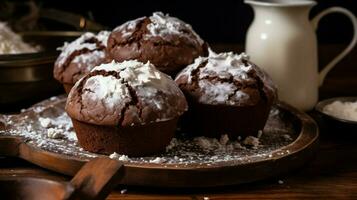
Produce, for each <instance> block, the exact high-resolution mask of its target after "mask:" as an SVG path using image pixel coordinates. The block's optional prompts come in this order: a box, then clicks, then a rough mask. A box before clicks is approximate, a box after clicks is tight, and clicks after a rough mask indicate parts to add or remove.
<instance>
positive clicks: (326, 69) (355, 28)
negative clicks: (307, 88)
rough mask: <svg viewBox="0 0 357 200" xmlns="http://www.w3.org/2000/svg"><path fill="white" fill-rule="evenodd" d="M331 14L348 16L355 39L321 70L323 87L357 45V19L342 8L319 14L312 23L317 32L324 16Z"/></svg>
mask: <svg viewBox="0 0 357 200" xmlns="http://www.w3.org/2000/svg"><path fill="white" fill-rule="evenodd" d="M331 13H342V14H344V15H346V16H347V17H348V18H350V20H351V22H352V25H353V38H352V40H351V42H350V44H349V45H348V46H347V47H346V48H345V49H344V50H343V51H342V52H341V53H340V54H338V55H337V56H336V57H335V58H334V59H332V61H330V62H329V63H328V64H327V65H326V66H325V67H324V68H323V69H322V70H321V72H320V74H319V86H321V85H322V83H323V82H324V80H325V77H326V75H327V73H328V72H329V71H330V70H331V69H332V68H333V67H334V66H335V65H336V64H337V63H338V62H339V61H340V60H342V59H343V58H344V57H345V56H346V55H347V54H348V53H349V52H350V51H351V50H352V49H353V48H354V47H355V45H356V43H357V19H356V17H355V16H354V15H353V14H352V12H350V11H349V10H347V9H345V8H342V7H331V8H327V9H326V10H324V11H322V12H321V13H319V14H318V15H316V16H315V17H314V18H313V19H312V21H311V23H312V25H313V27H314V28H315V30H316V29H317V28H318V24H319V22H320V20H321V18H323V17H324V16H326V15H328V14H331Z"/></svg>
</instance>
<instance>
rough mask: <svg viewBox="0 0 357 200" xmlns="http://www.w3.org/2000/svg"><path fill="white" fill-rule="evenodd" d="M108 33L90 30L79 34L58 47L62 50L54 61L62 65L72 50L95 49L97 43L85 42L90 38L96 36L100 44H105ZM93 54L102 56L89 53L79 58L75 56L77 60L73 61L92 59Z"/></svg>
mask: <svg viewBox="0 0 357 200" xmlns="http://www.w3.org/2000/svg"><path fill="white" fill-rule="evenodd" d="M109 34H110V32H108V31H101V32H99V33H98V34H97V35H96V34H94V33H91V32H86V33H84V34H83V35H81V36H80V37H79V38H77V39H76V40H74V41H73V42H71V43H67V42H66V43H64V46H63V47H61V48H59V49H60V50H62V52H61V54H60V55H59V57H58V59H57V61H56V62H57V65H58V66H62V65H63V64H64V62H65V61H66V59H67V58H68V56H69V55H71V54H72V53H73V52H74V51H77V50H82V49H88V50H90V51H95V50H96V49H97V48H98V46H97V44H96V43H89V42H87V41H88V40H90V39H91V38H96V39H97V40H98V41H99V42H100V43H101V45H103V46H107V40H108V36H109ZM94 56H100V57H102V54H98V53H97V54H96V55H90V56H85V55H80V56H79V57H80V58H77V60H75V61H76V62H78V61H85V60H86V59H94V58H93V57H94Z"/></svg>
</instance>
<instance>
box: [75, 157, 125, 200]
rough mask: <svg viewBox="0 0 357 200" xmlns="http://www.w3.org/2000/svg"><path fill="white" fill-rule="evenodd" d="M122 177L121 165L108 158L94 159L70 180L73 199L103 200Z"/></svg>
mask: <svg viewBox="0 0 357 200" xmlns="http://www.w3.org/2000/svg"><path fill="white" fill-rule="evenodd" d="M122 176H123V164H122V163H121V162H119V161H116V160H112V159H109V158H105V157H102V158H95V159H93V160H91V161H89V162H88V163H87V164H85V165H84V166H83V167H82V168H81V169H80V170H79V171H78V173H77V174H76V175H75V176H74V177H73V179H72V180H71V183H72V185H73V186H74V187H75V189H76V192H75V193H74V195H75V198H79V199H96V200H98V199H105V197H106V196H107V195H108V194H109V192H110V191H111V190H112V189H113V188H114V187H115V186H116V185H117V184H118V183H119V181H120V179H121V178H122Z"/></svg>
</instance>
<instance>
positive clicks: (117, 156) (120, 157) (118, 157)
mask: <svg viewBox="0 0 357 200" xmlns="http://www.w3.org/2000/svg"><path fill="white" fill-rule="evenodd" d="M109 158H111V159H116V160H119V161H129V157H128V156H127V155H120V154H118V153H116V152H114V153H112V154H110V155H109Z"/></svg>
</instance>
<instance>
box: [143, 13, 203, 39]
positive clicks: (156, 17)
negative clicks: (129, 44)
mask: <svg viewBox="0 0 357 200" xmlns="http://www.w3.org/2000/svg"><path fill="white" fill-rule="evenodd" d="M149 18H150V20H151V23H150V24H148V25H147V29H148V30H149V32H150V34H148V35H146V37H147V38H150V37H155V36H159V37H162V38H164V39H165V38H166V36H167V35H179V36H183V37H186V38H190V36H189V35H188V33H187V31H189V32H191V33H192V34H193V35H194V37H195V39H196V40H197V41H198V42H199V44H200V45H203V43H204V41H203V40H202V39H201V38H200V36H198V34H196V33H195V31H194V30H193V29H192V27H191V25H189V24H187V23H185V22H183V21H181V20H180V19H178V18H175V17H170V16H169V15H168V14H166V15H165V14H163V13H162V12H154V13H153V15H152V16H150V17H149Z"/></svg>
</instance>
